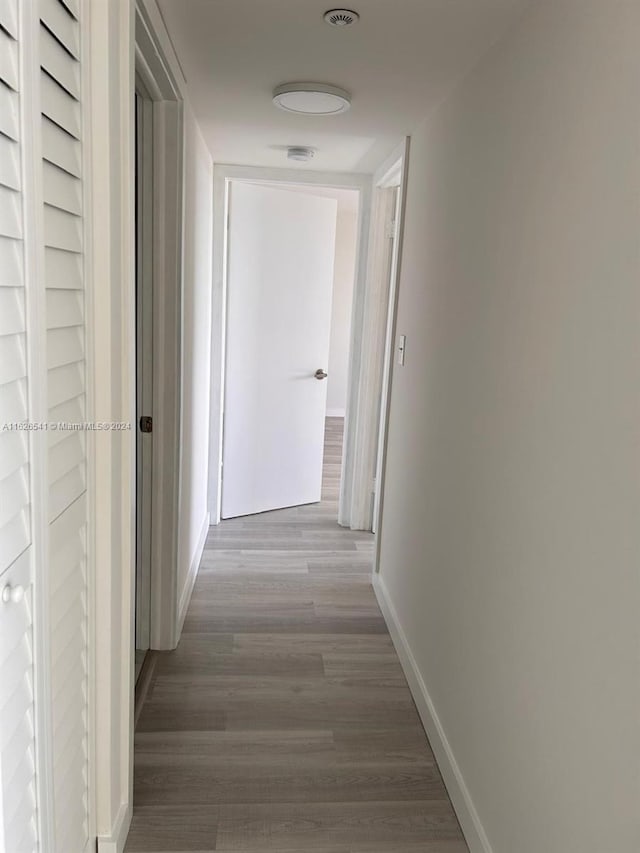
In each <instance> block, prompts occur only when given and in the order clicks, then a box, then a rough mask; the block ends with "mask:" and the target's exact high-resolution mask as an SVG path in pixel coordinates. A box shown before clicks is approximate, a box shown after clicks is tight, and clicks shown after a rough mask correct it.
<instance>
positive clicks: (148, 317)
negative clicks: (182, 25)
mask: <svg viewBox="0 0 640 853" xmlns="http://www.w3.org/2000/svg"><path fill="white" fill-rule="evenodd" d="M135 107H136V120H135V134H136V147H135V155H136V175H135V180H136V223H135V225H136V240H135V243H136V249H135V257H136V421H138V427H139V418H140V417H141V416H142V415H150V414H151V412H152V411H153V195H154V186H153V182H154V169H153V136H154V133H153V100H152V98H151V95H150V93H149V90H148V89H147V87H146V86H145V84H144V81H143V80H142V79H141V77H140V75H139V74H136V86H135ZM152 472H153V434H151V436H149V435H147V434H145V433H142V431H141V430H140V429H139V428H138V429H136V597H135V649H136V653H137V652H138V651H139V650H144V651H147V650H148V649H149V648H150V647H151V539H152V500H151V496H152V493H153V492H152V488H153V479H152ZM136 669H137V665H136Z"/></svg>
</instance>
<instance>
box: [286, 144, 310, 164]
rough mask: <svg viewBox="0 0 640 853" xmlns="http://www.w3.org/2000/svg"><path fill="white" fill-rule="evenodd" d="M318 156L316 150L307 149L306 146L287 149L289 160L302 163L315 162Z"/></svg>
mask: <svg viewBox="0 0 640 853" xmlns="http://www.w3.org/2000/svg"><path fill="white" fill-rule="evenodd" d="M315 156H316V152H315V149H313V148H307V147H306V146H305V145H292V146H291V147H290V148H287V157H288V158H289V160H298V161H299V162H300V163H306V162H308V161H309V160H313V158H314V157H315Z"/></svg>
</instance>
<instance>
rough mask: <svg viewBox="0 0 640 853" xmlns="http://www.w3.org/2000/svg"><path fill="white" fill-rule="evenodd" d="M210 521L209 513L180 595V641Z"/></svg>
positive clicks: (177, 633)
mask: <svg viewBox="0 0 640 853" xmlns="http://www.w3.org/2000/svg"><path fill="white" fill-rule="evenodd" d="M209 519H210V516H209V513H207V514H206V515H205V517H204V521H203V523H202V528H201V530H200V536H199V537H198V544H197V545H196V550H195V553H194V555H193V558H192V560H191V565H190V566H189V574H188V575H187V579H186V581H185V582H184V587H183V589H182V594H181V595H180V603H179V605H178V624H177V626H176V628H177V631H176V638H177V639H178V640H179V639H180V635H181V634H182V628H183V626H184V620H185V618H186V615H187V610H188V609H189V603H190V601H191V595H192V593H193V587H194V584H195V582H196V578H197V576H198V568H199V567H200V560H201V559H202V552H203V551H204V543H205V542H206V541H207V533H208V532H209Z"/></svg>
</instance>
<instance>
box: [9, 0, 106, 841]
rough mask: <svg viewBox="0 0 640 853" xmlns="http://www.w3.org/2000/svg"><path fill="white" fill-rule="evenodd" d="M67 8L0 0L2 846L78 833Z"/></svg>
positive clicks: (78, 154)
mask: <svg viewBox="0 0 640 853" xmlns="http://www.w3.org/2000/svg"><path fill="white" fill-rule="evenodd" d="M79 14H80V3H79V2H78V0H0V591H1V592H2V593H3V595H4V598H6V601H4V600H0V853H36V851H37V853H86V851H87V850H88V848H89V846H90V838H89V827H88V791H87V782H88V768H87V755H88V732H87V724H88V703H87V696H88V685H87V663H88V643H87V636H88V631H87V559H86V557H87V542H86V540H87V498H86V439H85V433H84V431H83V430H82V429H81V428H79V427H81V425H83V424H84V421H85V420H86V412H85V396H86V375H85V374H86V371H85V305H84V271H83V269H84V268H83V234H84V227H83V225H84V223H83V210H82V201H83V174H82V163H83V158H82V97H81V95H82V92H81V88H82V86H81V84H82V73H81V69H82V63H81V60H82V56H81V28H80V22H79V19H78V18H79ZM34 105H36V107H34ZM27 106H28V108H29V110H30V112H29V114H27V112H26V110H27ZM34 108H37V111H38V115H37V116H34V115H33V110H34ZM36 119H37V120H36ZM23 128H24V130H22V129H23ZM24 133H28V134H29V136H28V138H26V139H25V138H22V136H23V134H24ZM27 146H28V147H27ZM33 150H35V151H38V152H40V153H41V156H42V159H41V161H39V162H36V163H33V162H32V158H33V155H32V153H31V152H32V151H33ZM26 157H31V160H29V161H28V162H24V161H25V159H26ZM34 169H35V174H36V179H35V180H34V179H33V175H34ZM22 175H25V176H27V177H28V178H29V179H28V180H25V179H23V177H22ZM25 212H26V215H25ZM27 261H28V263H27ZM45 327H46V332H45V331H44V328H45ZM43 335H45V337H44V338H43ZM25 421H30V422H32V423H33V422H49V429H48V431H43V432H38V433H30V432H27V431H24V430H15V429H6V428H3V426H4V425H5V424H11V423H23V422H25ZM35 460H37V464H35V463H34V461H35ZM32 469H33V470H32ZM35 469H37V470H35ZM34 554H37V561H36V560H34ZM34 632H38V635H39V637H40V642H39V643H38V645H37V646H36V645H35V644H34ZM35 649H42V650H43V651H42V652H40V655H39V656H37V655H36V654H35V651H34V650H35ZM36 771H38V773H36ZM43 792H44V793H46V797H42V798H41V799H40V798H39V794H41V793H43ZM45 806H46V809H45ZM39 834H40V837H39Z"/></svg>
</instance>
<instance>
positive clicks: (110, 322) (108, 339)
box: [84, 0, 186, 853]
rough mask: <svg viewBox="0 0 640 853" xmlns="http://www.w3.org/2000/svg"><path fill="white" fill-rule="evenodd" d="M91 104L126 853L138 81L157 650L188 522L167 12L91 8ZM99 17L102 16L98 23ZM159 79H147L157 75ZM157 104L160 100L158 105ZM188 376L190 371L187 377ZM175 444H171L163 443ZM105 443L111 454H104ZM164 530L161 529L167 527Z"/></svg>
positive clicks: (109, 797)
mask: <svg viewBox="0 0 640 853" xmlns="http://www.w3.org/2000/svg"><path fill="white" fill-rule="evenodd" d="M90 5H91V8H90V9H87V13H88V14H87V19H88V27H89V38H88V42H87V44H88V49H87V54H88V56H89V57H90V60H91V71H90V79H89V80H88V81H87V86H86V92H85V98H84V100H85V103H86V104H87V120H88V122H89V125H90V133H88V135H87V145H86V146H85V150H86V156H87V157H88V160H89V163H90V167H89V169H88V173H87V174H88V175H89V176H90V185H91V186H90V193H89V196H88V198H87V211H88V214H87V216H88V219H89V220H90V231H91V240H90V249H91V251H90V254H89V255H88V259H87V263H88V270H89V273H88V274H89V281H90V283H91V287H90V292H89V294H88V299H87V315H88V328H87V348H88V363H89V368H88V369H89V373H90V382H89V399H88V404H87V415H88V420H90V421H121V422H128V423H130V424H131V427H132V429H131V432H124V433H123V432H117V433H115V432H114V433H112V432H109V433H100V434H94V433H92V432H89V433H88V441H89V446H88V455H89V473H88V480H89V488H88V495H89V499H90V526H89V537H90V546H89V551H90V555H91V558H90V565H89V573H90V578H91V579H92V589H91V591H90V598H91V601H90V617H89V619H90V621H89V630H90V634H91V637H92V638H94V641H93V643H92V644H93V647H94V651H93V654H92V656H91V662H90V678H89V694H90V708H93V714H92V722H93V726H92V729H93V733H92V737H91V738H90V740H91V743H90V747H89V749H90V767H89V775H90V788H91V802H92V804H93V813H94V814H95V828H96V835H97V840H98V851H99V853H121V851H122V850H123V849H124V845H125V840H126V837H127V833H128V830H129V825H130V822H131V816H132V812H133V730H134V729H133V702H134V650H135V634H134V602H135V556H136V555H135V549H136V534H135V515H136V504H135V474H136V449H135V433H134V429H137V424H136V423H135V418H136V403H135V368H136V352H135V286H134V281H135V252H134V249H135V243H134V235H135V220H134V181H135V177H134V174H135V172H134V162H135V161H134V131H135V127H134V122H133V118H134V91H135V73H136V70H140V65H142V66H143V68H142V71H143V79H144V80H145V84H146V85H147V88H149V86H151V87H152V90H153V91H154V92H155V94H154V131H155V133H156V140H157V144H156V145H155V146H154V150H155V154H154V160H155V164H154V165H155V166H156V175H157V178H158V189H157V196H156V208H157V210H158V216H157V217H156V222H155V223H154V237H155V239H154V285H155V286H156V294H161V295H160V298H158V299H156V303H160V304H159V305H157V310H156V311H155V314H154V341H155V342H157V344H158V348H162V349H161V353H160V354H161V356H162V357H161V358H159V359H156V360H155V361H154V366H155V368H156V377H155V378H154V407H155V411H154V412H153V413H152V414H153V416H154V418H155V424H156V430H157V434H156V438H157V439H160V440H156V442H155V443H154V448H155V449H157V458H158V460H159V461H160V463H161V464H160V470H159V472H158V471H155V470H154V513H157V514H158V515H157V516H155V515H154V523H155V530H156V535H155V540H154V546H153V547H154V548H155V552H154V553H155V554H159V555H160V556H161V558H162V559H161V562H160V563H159V564H158V565H157V566H154V569H155V572H154V575H155V576H156V577H157V579H158V582H157V583H155V587H156V590H155V592H156V596H155V602H152V612H155V614H156V619H155V628H156V631H154V636H152V638H151V639H152V646H153V644H155V645H156V647H166V648H172V647H174V646H175V643H176V641H177V601H176V599H177V577H176V572H177V560H176V555H177V538H178V537H177V516H178V499H179V463H180V385H181V374H180V364H181V345H182V341H181V312H180V306H181V290H182V206H183V193H182V179H183V168H182V166H183V140H184V132H183V119H182V113H183V109H182V103H183V99H184V92H185V90H186V83H185V81H184V78H183V77H182V76H181V72H180V69H179V63H178V61H177V58H176V57H175V53H174V52H173V48H172V46H171V43H170V41H169V39H168V35H167V33H166V29H165V27H164V23H163V21H162V19H161V17H160V14H159V11H158V8H157V5H156V3H155V0H121V2H118V3H96V4H90ZM89 13H90V14H89ZM145 69H146V72H147V75H146V76H144V74H145ZM156 99H157V100H156ZM176 365H177V369H176ZM160 433H162V435H160ZM98 438H99V440H100V446H99V447H98V446H97V441H98ZM157 517H159V518H160V519H161V521H160V523H156V518H157Z"/></svg>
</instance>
